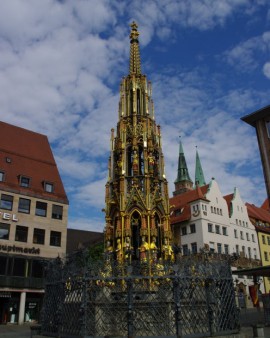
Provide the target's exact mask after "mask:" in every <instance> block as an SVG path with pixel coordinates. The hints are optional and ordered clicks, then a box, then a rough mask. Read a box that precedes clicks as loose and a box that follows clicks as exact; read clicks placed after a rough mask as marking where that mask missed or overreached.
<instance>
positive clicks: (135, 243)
mask: <svg viewBox="0 0 270 338" xmlns="http://www.w3.org/2000/svg"><path fill="white" fill-rule="evenodd" d="M130 227H131V246H132V248H133V255H132V258H133V259H135V260H137V259H139V254H140V253H139V248H140V245H141V238H140V232H141V227H142V213H141V210H139V209H138V208H134V209H133V210H132V211H131V212H130Z"/></svg>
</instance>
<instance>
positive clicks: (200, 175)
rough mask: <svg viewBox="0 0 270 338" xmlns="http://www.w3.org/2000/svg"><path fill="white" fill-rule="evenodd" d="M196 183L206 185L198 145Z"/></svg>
mask: <svg viewBox="0 0 270 338" xmlns="http://www.w3.org/2000/svg"><path fill="white" fill-rule="evenodd" d="M195 185H199V186H200V187H201V186H203V185H205V179H204V174H203V170H202V165H201V161H200V157H199V153H198V149H197V146H196V169H195Z"/></svg>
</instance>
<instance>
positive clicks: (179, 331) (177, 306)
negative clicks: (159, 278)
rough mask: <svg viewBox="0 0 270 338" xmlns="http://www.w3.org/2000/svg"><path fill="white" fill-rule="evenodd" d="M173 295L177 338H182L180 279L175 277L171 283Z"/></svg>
mask: <svg viewBox="0 0 270 338" xmlns="http://www.w3.org/2000/svg"><path fill="white" fill-rule="evenodd" d="M173 294H174V303H175V327H176V336H177V338H181V337H182V316H181V308H180V279H179V277H178V276H177V277H175V278H174V281H173Z"/></svg>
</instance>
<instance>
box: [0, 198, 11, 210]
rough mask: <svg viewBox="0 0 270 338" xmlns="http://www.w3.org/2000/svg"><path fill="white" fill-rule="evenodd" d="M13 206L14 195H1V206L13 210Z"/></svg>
mask: <svg viewBox="0 0 270 338" xmlns="http://www.w3.org/2000/svg"><path fill="white" fill-rule="evenodd" d="M12 207H13V196H10V195H5V194H2V195H1V201H0V208H1V209H6V210H12Z"/></svg>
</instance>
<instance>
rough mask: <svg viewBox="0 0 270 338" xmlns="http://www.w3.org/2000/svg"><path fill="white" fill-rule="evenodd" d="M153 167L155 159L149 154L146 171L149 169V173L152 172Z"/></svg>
mask: <svg viewBox="0 0 270 338" xmlns="http://www.w3.org/2000/svg"><path fill="white" fill-rule="evenodd" d="M154 166H155V159H154V157H153V156H152V153H150V154H149V156H148V169H149V172H153V171H154Z"/></svg>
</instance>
